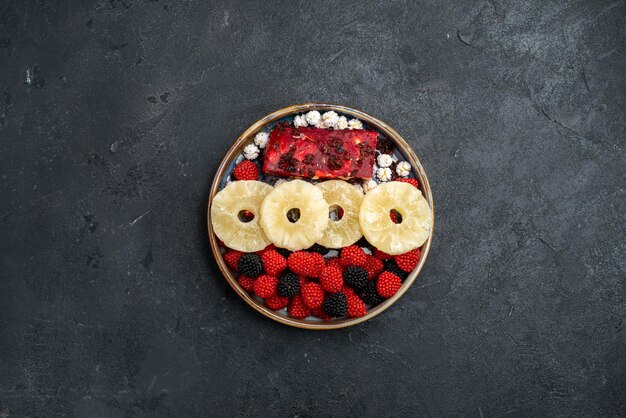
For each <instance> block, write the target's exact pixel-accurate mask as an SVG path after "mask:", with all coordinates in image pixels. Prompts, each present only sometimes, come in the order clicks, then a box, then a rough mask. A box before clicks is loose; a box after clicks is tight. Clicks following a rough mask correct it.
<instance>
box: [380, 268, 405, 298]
mask: <svg viewBox="0 0 626 418" xmlns="http://www.w3.org/2000/svg"><path fill="white" fill-rule="evenodd" d="M400 286H402V280H400V278H399V277H398V276H396V275H395V274H393V273H389V272H388V271H384V272H382V273H381V274H380V275H379V276H378V281H377V282H376V291H377V292H378V294H379V295H380V296H381V297H383V298H385V299H389V298H390V297H392V296H393V295H395V294H396V292H397V291H398V289H400Z"/></svg>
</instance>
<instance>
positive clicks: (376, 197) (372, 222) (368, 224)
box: [359, 181, 433, 255]
mask: <svg viewBox="0 0 626 418" xmlns="http://www.w3.org/2000/svg"><path fill="white" fill-rule="evenodd" d="M392 210H395V211H397V212H398V213H399V214H400V216H401V217H402V221H401V222H400V223H398V224H396V223H394V222H393V221H392V220H391V217H390V212H391V211H392ZM432 222H433V218H432V211H431V210H430V206H428V202H427V201H426V199H424V196H422V192H421V191H420V190H418V189H417V188H415V187H413V186H412V185H410V184H407V183H401V182H396V181H393V182H390V183H385V184H381V185H379V186H378V187H376V188H375V189H373V190H370V191H369V192H368V193H367V194H366V195H365V197H364V198H363V203H362V204H361V211H360V212H359V223H360V224H361V229H362V230H363V235H365V238H367V240H368V241H369V242H370V243H371V244H372V245H373V246H374V247H376V248H378V249H379V250H380V251H384V252H386V253H387V254H391V255H396V254H404V253H406V252H407V251H410V250H413V249H415V248H417V247H420V246H422V245H423V244H424V242H426V240H427V239H428V236H429V235H430V228H431V225H432Z"/></svg>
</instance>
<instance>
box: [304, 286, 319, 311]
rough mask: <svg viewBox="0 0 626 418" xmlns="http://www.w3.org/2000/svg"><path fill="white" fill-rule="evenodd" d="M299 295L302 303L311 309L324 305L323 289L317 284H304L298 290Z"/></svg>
mask: <svg viewBox="0 0 626 418" xmlns="http://www.w3.org/2000/svg"><path fill="white" fill-rule="evenodd" d="M300 293H301V294H302V302H304V304H305V305H306V306H307V307H309V308H311V309H313V308H319V307H320V306H322V303H324V289H322V286H320V285H319V284H318V283H314V282H310V283H306V284H305V285H304V286H302V288H301V289H300Z"/></svg>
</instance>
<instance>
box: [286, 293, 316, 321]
mask: <svg viewBox="0 0 626 418" xmlns="http://www.w3.org/2000/svg"><path fill="white" fill-rule="evenodd" d="M287 313H289V315H290V316H291V317H292V318H296V319H304V318H306V317H308V316H309V315H311V309H309V308H308V307H307V306H306V305H305V304H304V302H302V298H301V297H300V295H296V296H294V297H293V298H291V302H289V306H287Z"/></svg>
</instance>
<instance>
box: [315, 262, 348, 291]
mask: <svg viewBox="0 0 626 418" xmlns="http://www.w3.org/2000/svg"><path fill="white" fill-rule="evenodd" d="M320 284H321V285H322V287H323V288H324V290H325V291H327V292H330V293H337V292H340V291H341V288H343V276H342V274H341V269H339V268H337V267H334V266H326V267H325V268H324V270H322V274H321V275H320Z"/></svg>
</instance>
